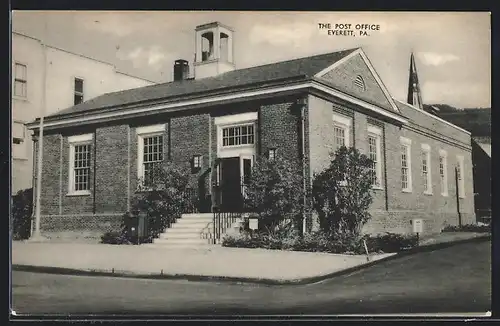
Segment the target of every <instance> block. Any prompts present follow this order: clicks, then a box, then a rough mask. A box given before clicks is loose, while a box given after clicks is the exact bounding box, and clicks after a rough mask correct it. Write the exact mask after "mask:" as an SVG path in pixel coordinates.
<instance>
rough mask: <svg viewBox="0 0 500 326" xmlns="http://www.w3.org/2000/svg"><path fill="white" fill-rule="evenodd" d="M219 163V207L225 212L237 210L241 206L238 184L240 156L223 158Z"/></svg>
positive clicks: (239, 185)
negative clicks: (220, 194) (220, 196)
mask: <svg viewBox="0 0 500 326" xmlns="http://www.w3.org/2000/svg"><path fill="white" fill-rule="evenodd" d="M220 164H221V180H220V185H221V192H222V198H221V201H222V202H221V206H222V207H221V208H222V209H223V210H224V211H226V212H238V211H240V210H241V208H242V198H241V184H240V158H239V157H230V158H224V159H222V160H221V162H220Z"/></svg>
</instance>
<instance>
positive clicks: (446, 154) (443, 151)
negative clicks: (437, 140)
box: [439, 149, 448, 157]
mask: <svg viewBox="0 0 500 326" xmlns="http://www.w3.org/2000/svg"><path fill="white" fill-rule="evenodd" d="M439 155H441V156H443V157H447V156H448V152H447V151H445V150H444V149H440V150H439Z"/></svg>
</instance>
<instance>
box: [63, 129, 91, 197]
mask: <svg viewBox="0 0 500 326" xmlns="http://www.w3.org/2000/svg"><path fill="white" fill-rule="evenodd" d="M92 138H93V136H92V134H87V135H79V136H72V137H69V138H68V142H69V145H70V150H69V155H70V157H69V160H70V171H69V193H70V194H89V193H90V164H91V157H92Z"/></svg>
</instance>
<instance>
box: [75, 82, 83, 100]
mask: <svg viewBox="0 0 500 326" xmlns="http://www.w3.org/2000/svg"><path fill="white" fill-rule="evenodd" d="M74 88H75V92H74V93H75V94H74V105H77V104H80V103H82V102H83V79H81V78H75V87H74Z"/></svg>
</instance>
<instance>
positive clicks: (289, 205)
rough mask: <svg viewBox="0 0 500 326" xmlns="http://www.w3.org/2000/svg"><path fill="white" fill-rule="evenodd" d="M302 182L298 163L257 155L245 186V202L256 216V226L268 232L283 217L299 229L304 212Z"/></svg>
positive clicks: (271, 230) (274, 227)
mask: <svg viewBox="0 0 500 326" xmlns="http://www.w3.org/2000/svg"><path fill="white" fill-rule="evenodd" d="M302 182H303V180H302V173H301V170H300V168H299V165H298V164H294V162H291V161H290V160H285V159H283V158H281V157H280V156H277V157H276V158H274V159H272V160H269V159H268V158H266V157H259V158H258V160H257V162H256V163H255V164H254V166H253V168H252V174H251V178H250V180H248V183H247V186H246V199H245V205H246V206H247V208H248V209H249V210H251V211H253V212H255V213H256V214H257V215H258V218H259V225H261V226H262V228H266V229H269V232H273V231H275V230H276V229H277V228H278V226H279V224H280V223H281V222H282V221H283V217H284V216H286V217H287V218H290V222H291V224H292V226H293V227H294V228H295V229H297V230H300V229H301V226H302V216H303V213H304V212H305V206H304V195H305V192H304V187H303V183H302Z"/></svg>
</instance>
